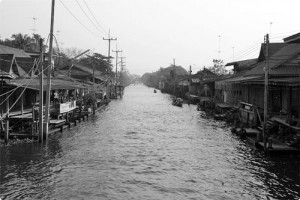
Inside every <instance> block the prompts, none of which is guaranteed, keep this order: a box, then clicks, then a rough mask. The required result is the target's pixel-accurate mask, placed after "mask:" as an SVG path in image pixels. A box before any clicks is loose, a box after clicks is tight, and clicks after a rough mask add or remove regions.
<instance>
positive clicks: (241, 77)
mask: <svg viewBox="0 0 300 200" xmlns="http://www.w3.org/2000/svg"><path fill="white" fill-rule="evenodd" d="M259 77H260V76H246V77H245V76H238V77H235V78H230V79H227V80H225V83H240V82H243V81H247V80H251V79H257V78H259Z"/></svg>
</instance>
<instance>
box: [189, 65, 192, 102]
mask: <svg viewBox="0 0 300 200" xmlns="http://www.w3.org/2000/svg"><path fill="white" fill-rule="evenodd" d="M189 72H190V78H189V104H190V103H191V83H192V66H191V65H190V71H189Z"/></svg>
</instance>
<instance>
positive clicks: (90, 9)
mask: <svg viewBox="0 0 300 200" xmlns="http://www.w3.org/2000/svg"><path fill="white" fill-rule="evenodd" d="M83 2H84V4H85V5H86V7H87V8H88V10H89V11H90V13H91V15H92V16H93V18H94V19H95V21H96V23H97V24H98V25H99V27H100V28H101V29H102V30H103V31H104V32H105V34H106V35H109V34H108V33H107V32H106V31H105V28H103V27H102V26H101V23H99V21H98V20H97V18H96V17H95V15H94V14H93V12H92V11H91V9H90V7H89V6H88V5H87V3H86V1H85V0H83Z"/></svg>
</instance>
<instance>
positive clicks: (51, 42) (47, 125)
mask: <svg viewBox="0 0 300 200" xmlns="http://www.w3.org/2000/svg"><path fill="white" fill-rule="evenodd" d="M54 7H55V0H52V6H51V24H50V43H49V57H48V66H47V67H48V69H47V93H46V110H45V111H46V112H45V135H44V136H45V140H47V137H48V131H49V114H50V92H51V70H52V69H51V68H52V53H53V27H54Z"/></svg>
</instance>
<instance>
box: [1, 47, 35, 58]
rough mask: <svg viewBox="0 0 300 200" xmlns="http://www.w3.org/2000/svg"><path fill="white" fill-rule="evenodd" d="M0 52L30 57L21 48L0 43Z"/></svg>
mask: <svg viewBox="0 0 300 200" xmlns="http://www.w3.org/2000/svg"><path fill="white" fill-rule="evenodd" d="M0 54H13V55H15V57H27V58H30V55H29V54H28V53H26V52H25V51H24V50H22V49H16V48H12V47H8V46H4V45H0Z"/></svg>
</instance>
